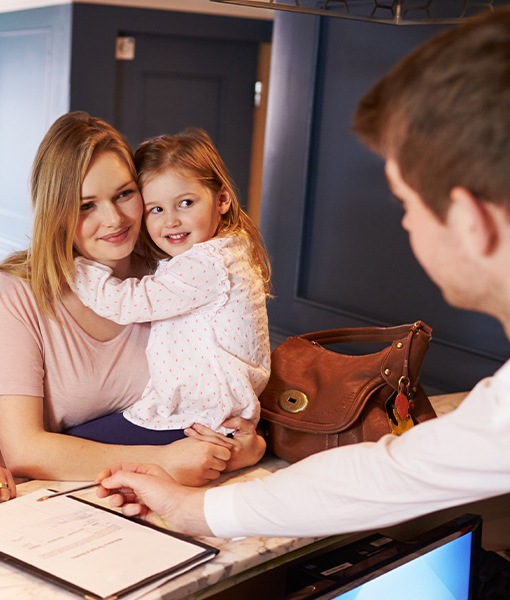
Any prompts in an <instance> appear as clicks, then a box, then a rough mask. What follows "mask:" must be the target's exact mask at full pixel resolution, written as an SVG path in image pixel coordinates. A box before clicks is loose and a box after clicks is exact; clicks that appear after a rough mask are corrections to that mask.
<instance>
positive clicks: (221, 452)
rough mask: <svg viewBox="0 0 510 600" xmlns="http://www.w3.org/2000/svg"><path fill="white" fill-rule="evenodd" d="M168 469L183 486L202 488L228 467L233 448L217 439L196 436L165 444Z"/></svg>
mask: <svg viewBox="0 0 510 600" xmlns="http://www.w3.org/2000/svg"><path fill="white" fill-rule="evenodd" d="M204 442H206V443H204ZM162 451H163V452H164V460H163V461H162V463H163V464H164V467H165V469H166V470H167V471H168V473H170V475H171V476H172V477H173V478H174V479H175V481H177V482H178V483H181V484H182V485H188V486H192V487H198V486H201V485H205V484H207V483H210V482H211V481H214V480H215V479H218V477H219V476H220V475H221V474H222V473H223V472H224V471H225V470H226V469H227V465H228V463H229V461H230V458H231V454H232V452H231V447H230V446H226V445H222V444H220V443H217V442H216V441H215V439H214V438H207V439H205V438H204V439H201V438H199V439H193V437H192V436H190V437H189V438H186V439H183V440H177V441H176V442H173V443H172V444H169V445H168V446H164V447H162Z"/></svg>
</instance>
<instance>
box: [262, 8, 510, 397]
mask: <svg viewBox="0 0 510 600" xmlns="http://www.w3.org/2000/svg"><path fill="white" fill-rule="evenodd" d="M437 31H438V27H437V26H424V25H420V26H406V27H395V26H390V25H377V24H374V23H362V22H358V21H348V20H343V19H334V18H329V19H328V18H322V19H321V18H320V17H310V16H309V15H289V14H283V13H278V15H277V16H276V18H275V29H274V35H273V44H272V47H273V56H272V60H271V82H270V87H271V92H270V99H269V108H268V115H267V127H266V153H265V164H264V179H265V180H264V187H263V194H262V196H263V198H262V212H261V226H262V232H263V234H264V237H265V240H266V243H267V246H268V248H269V251H270V254H271V256H272V258H273V274H274V276H273V283H274V295H275V298H274V299H273V300H271V302H270V303H269V317H270V325H271V334H272V341H273V343H276V342H278V341H281V340H283V339H284V338H285V337H286V336H288V335H292V334H296V333H302V332H305V331H317V330H321V329H331V328H335V327H360V326H364V325H396V324H399V323H408V322H413V321H415V320H418V319H419V320H423V321H425V322H426V323H427V324H428V325H430V326H431V327H432V328H433V341H432V344H431V348H430V351H429V352H428V354H427V357H426V359H425V364H424V368H423V371H422V374H423V381H424V383H425V384H426V385H427V388H428V389H429V390H430V391H434V392H449V391H464V390H467V389H470V388H471V387H472V386H473V385H474V384H475V383H476V382H477V381H478V380H479V379H481V378H482V377H484V376H486V375H489V374H492V373H493V372H494V370H495V369H497V368H498V367H499V366H500V365H501V364H502V362H504V361H505V360H506V358H507V356H508V353H509V344H508V341H507V340H506V338H505V335H504V332H503V330H502V328H501V326H500V325H499V323H497V322H496V321H495V320H494V319H492V318H489V317H486V316H483V315H480V314H476V313H472V312H470V311H462V310H457V309H455V308H452V307H451V306H448V304H447V303H446V302H445V301H444V299H443V298H442V296H441V294H440V292H439V290H438V289H437V288H436V286H435V285H434V284H433V283H432V282H431V281H430V280H429V278H428V277H427V276H426V275H425V273H424V272H423V270H422V268H421V267H420V266H419V265H418V263H417V261H416V259H415V258H414V256H413V254H412V252H411V249H410V247H409V242H408V239H407V235H406V234H405V232H404V231H403V230H402V228H401V226H400V223H399V221H400V218H401V209H400V208H399V206H398V203H397V202H395V201H393V200H392V198H391V194H390V192H389V190H388V186H387V183H386V181H385V176H384V165H383V162H382V160H380V159H379V158H378V157H376V156H374V155H372V154H371V153H370V152H369V151H368V150H367V149H365V148H364V147H363V146H362V145H361V144H360V143H359V142H358V141H357V140H356V139H355V137H354V136H353V134H352V133H351V120H352V114H353V111H354V109H355V106H356V103H357V101H358V99H359V98H360V97H361V96H362V94H363V93H364V92H365V91H366V90H367V89H368V87H369V86H370V85H371V84H372V83H373V82H374V81H375V80H376V79H378V78H379V77H380V76H381V75H382V74H383V73H384V72H386V70H387V69H389V68H390V67H391V65H392V64H394V63H395V62H396V61H397V60H398V59H399V58H400V57H402V56H404V55H405V54H406V53H407V52H409V51H410V50H411V49H412V48H414V47H415V46H417V45H418V44H419V43H421V42H422V41H424V40H425V39H427V38H428V37H430V36H432V35H433V34H434V33H436V32H437ZM439 159H440V157H439ZM430 176H431V177H434V173H433V166H431V174H430ZM359 351H360V352H367V351H370V348H363V347H360V348H359Z"/></svg>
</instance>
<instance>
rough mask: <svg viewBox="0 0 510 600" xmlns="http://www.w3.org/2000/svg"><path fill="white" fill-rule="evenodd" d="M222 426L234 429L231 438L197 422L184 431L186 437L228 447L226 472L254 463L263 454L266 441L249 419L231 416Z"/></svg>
mask: <svg viewBox="0 0 510 600" xmlns="http://www.w3.org/2000/svg"><path fill="white" fill-rule="evenodd" d="M223 426H224V427H226V428H228V429H234V430H235V432H234V434H233V435H234V437H233V438H230V437H228V436H225V435H222V434H221V433H218V432H217V431H213V430H212V429H209V427H206V426H205V425H200V424H198V423H196V424H195V425H193V426H192V427H189V428H187V429H185V431H184V433H185V434H186V435H187V436H188V438H192V439H196V440H202V441H204V442H209V443H213V444H217V445H220V446H223V447H224V448H228V449H229V450H230V458H229V460H228V461H227V463H226V468H225V471H226V472H228V471H235V470H237V469H241V468H242V467H249V466H251V465H254V464H255V463H257V462H258V461H259V460H260V459H261V458H262V456H264V452H265V451H266V442H265V440H264V438H263V437H262V436H260V435H258V434H257V430H256V428H255V425H253V423H252V422H251V421H248V420H247V419H242V418H241V417H232V418H231V419H227V420H226V421H224V422H223Z"/></svg>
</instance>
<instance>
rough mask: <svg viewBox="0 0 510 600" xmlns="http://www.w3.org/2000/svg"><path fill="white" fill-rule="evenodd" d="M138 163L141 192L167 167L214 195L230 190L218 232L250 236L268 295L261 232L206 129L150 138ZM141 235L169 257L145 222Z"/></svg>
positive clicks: (155, 253)
mask: <svg viewBox="0 0 510 600" xmlns="http://www.w3.org/2000/svg"><path fill="white" fill-rule="evenodd" d="M135 165H136V169H137V171H138V185H139V187H140V189H141V190H142V195H143V187H144V185H146V184H147V183H148V182H149V181H151V180H152V179H153V178H154V177H157V176H158V175H162V174H163V173H165V172H166V171H168V170H172V171H175V172H177V173H178V174H179V175H181V176H182V177H190V178H193V179H196V180H198V181H200V182H201V183H202V185H204V186H205V187H207V188H208V189H210V190H211V191H212V193H213V194H217V193H219V192H220V190H224V191H225V192H227V193H228V195H229V196H230V200H231V203H230V207H229V209H228V211H227V212H226V213H225V214H224V215H221V220H220V224H219V226H218V229H217V231H216V234H215V235H216V236H224V235H227V234H229V235H240V236H245V237H247V238H248V239H249V241H250V247H251V257H250V260H251V264H252V266H253V267H254V268H255V269H256V270H258V271H260V275H261V278H262V280H263V282H264V287H265V290H266V294H267V295H269V294H270V290H271V264H270V261H269V256H268V253H267V250H266V248H265V245H264V242H263V240H262V237H261V235H260V231H259V229H258V227H257V226H256V225H255V223H253V221H252V220H251V219H250V217H249V216H248V215H247V214H246V213H245V212H244V211H243V209H242V208H241V206H240V204H239V200H238V197H237V193H236V189H235V186H234V183H233V181H232V179H231V177H230V175H229V173H228V170H227V168H226V166H225V163H224V162H223V160H222V158H221V156H220V155H219V152H218V150H217V149H216V147H215V145H214V144H213V142H212V140H211V138H210V137H209V135H208V134H207V133H206V132H205V131H203V130H202V129H197V128H192V129H186V130H185V131H183V132H181V133H178V134H176V135H160V136H157V137H153V138H150V139H148V140H146V141H145V142H143V143H142V144H141V145H140V147H139V148H138V150H137V151H136V152H135ZM142 237H143V238H144V244H145V245H146V246H148V247H149V248H150V249H151V252H152V255H153V257H154V258H157V259H161V258H164V257H167V255H166V254H164V253H163V252H162V251H161V250H160V249H159V248H158V247H157V246H156V244H154V242H152V240H151V239H150V238H149V235H148V233H147V230H146V228H145V225H144V224H142Z"/></svg>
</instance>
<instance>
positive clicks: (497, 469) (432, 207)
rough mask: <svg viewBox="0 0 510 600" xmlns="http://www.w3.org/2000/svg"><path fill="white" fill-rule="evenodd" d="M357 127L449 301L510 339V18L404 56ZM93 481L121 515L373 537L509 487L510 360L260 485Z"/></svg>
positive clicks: (501, 14)
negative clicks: (447, 400) (445, 410)
mask: <svg viewBox="0 0 510 600" xmlns="http://www.w3.org/2000/svg"><path fill="white" fill-rule="evenodd" d="M354 131H355V132H356V133H357V135H358V136H359V137H360V138H361V139H362V140H363V141H364V142H365V143H366V144H367V145H368V146H369V147H370V148H371V149H373V150H374V151H376V152H377V153H379V154H380V155H381V156H383V158H384V159H385V161H386V167H385V168H386V175H387V178H388V182H389V185H390V188H391V189H392V191H393V193H394V194H395V196H396V197H397V198H398V199H399V200H400V201H401V202H402V206H403V209H404V217H403V219H402V226H403V227H404V229H406V230H407V231H408V233H409V239H410V243H411V246H412V249H413V251H414V253H415V255H416V257H417V259H418V261H419V262H420V263H421V265H422V266H423V268H424V269H425V271H426V272H427V273H428V275H429V276H430V277H431V278H432V279H433V281H434V282H435V283H436V284H437V285H438V286H439V288H440V289H441V291H442V293H443V295H444V297H445V298H446V300H447V301H448V302H450V303H451V304H453V305H455V306H458V307H463V308H467V309H476V310H478V311H481V312H485V313H488V314H490V315H493V316H494V317H496V318H497V319H499V321H500V322H501V324H502V325H503V327H504V328H505V331H506V333H507V336H509V337H510V273H509V269H510V267H509V265H510V11H509V10H506V9H505V10H500V11H497V12H496V13H487V14H486V15H484V16H482V17H477V18H473V19H471V20H469V22H467V23H465V24H463V25H461V26H459V27H457V28H454V29H450V30H448V31H446V32H444V33H442V34H440V35H439V36H437V37H435V38H433V39H432V40H430V41H428V42H427V43H426V44H424V45H423V46H421V47H420V48H418V49H417V50H416V51H414V52H413V53H412V54H410V55H409V56H408V57H407V58H405V59H404V60H403V61H402V62H400V63H399V64H398V65H396V66H395V67H394V68H393V69H392V70H391V71H390V72H389V73H388V74H387V75H386V76H385V77H383V78H382V80H381V81H380V82H378V83H377V84H376V85H375V86H374V87H373V88H372V89H371V90H370V91H369V92H368V93H367V94H366V95H365V97H364V98H363V99H362V100H361V102H360V104H359V107H358V109H357V111H356V114H355V119H354ZM98 479H99V480H100V481H101V482H102V487H100V488H99V492H98V493H99V494H100V495H102V496H106V495H108V494H112V495H111V502H112V504H113V505H116V506H120V505H123V507H124V508H123V510H124V512H125V513H126V514H142V515H146V516H148V517H150V515H151V511H155V512H156V513H158V514H159V515H161V516H162V517H163V518H164V519H166V520H167V521H168V523H169V524H170V525H171V526H172V527H174V528H175V529H177V530H180V531H183V532H186V533H188V534H195V535H201V534H203V535H211V533H212V534H214V535H216V536H220V537H233V536H241V535H245V536H246V535H268V536H311V535H331V534H335V533H344V532H349V531H356V530H361V529H367V528H370V529H373V528H377V527H382V526H388V525H392V524H395V523H397V522H400V521H404V520H407V519H410V518H413V517H416V516H418V515H421V514H424V513H429V512H432V511H436V510H439V509H444V508H447V507H450V506H454V505H459V504H463V503H466V502H472V501H475V500H480V499H483V498H487V497H490V496H496V495H500V494H503V493H506V492H509V491H510V361H509V362H508V363H506V365H504V366H503V367H502V368H501V369H500V370H499V371H498V372H497V373H496V374H495V376H494V377H492V378H489V379H485V380H483V381H481V382H480V383H479V384H478V385H477V386H476V387H475V388H474V389H473V391H472V392H471V393H470V394H469V395H468V397H467V398H466V399H465V400H464V402H463V403H462V404H461V406H460V407H459V408H458V409H457V410H456V411H454V412H452V413H450V414H448V415H445V416H443V417H441V418H439V419H434V420H432V421H428V422H426V423H423V424H421V425H420V426H419V427H416V428H414V429H412V430H411V431H408V432H407V433H406V434H405V435H403V436H401V437H395V436H391V435H388V436H384V437H383V438H382V439H381V440H379V442H377V443H364V444H358V445H353V446H346V447H343V448H337V449H333V450H328V451H326V452H322V453H319V454H316V455H313V456H311V457H309V458H307V459H305V460H303V461H300V462H299V463H296V464H294V465H292V466H290V467H288V468H286V469H282V470H281V471H279V472H277V473H275V474H273V475H270V476H268V477H266V478H263V479H260V480H255V481H249V482H245V483H240V484H234V485H229V486H223V487H218V488H214V489H210V490H207V491H205V490H200V489H191V488H185V487H182V486H179V485H177V484H176V483H175V482H174V481H173V480H172V479H171V477H170V476H169V475H167V474H166V473H165V472H164V471H162V470H161V469H159V468H158V467H154V466H147V465H120V466H119V465H118V466H116V467H113V468H112V469H108V470H106V471H105V472H103V473H102V474H100V475H99V478H98ZM119 490H120V492H122V493H117V492H118V491H119ZM116 491H117V492H116Z"/></svg>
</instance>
